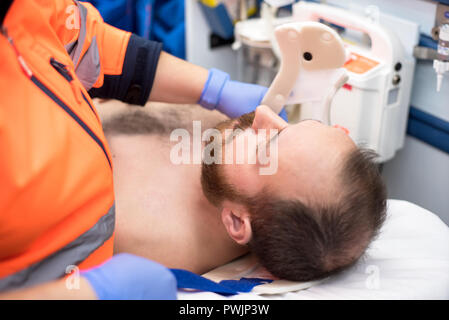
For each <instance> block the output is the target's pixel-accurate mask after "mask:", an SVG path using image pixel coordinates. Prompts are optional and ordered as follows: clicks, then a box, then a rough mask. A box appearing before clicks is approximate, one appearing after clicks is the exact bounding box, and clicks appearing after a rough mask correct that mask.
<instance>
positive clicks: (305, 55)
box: [262, 22, 348, 125]
mask: <svg viewBox="0 0 449 320" xmlns="http://www.w3.org/2000/svg"><path fill="white" fill-rule="evenodd" d="M274 34H275V38H276V44H274V50H275V51H279V52H280V56H281V65H280V68H279V72H278V74H277V75H276V77H275V79H274V80H273V83H272V84H271V86H270V88H269V89H268V92H267V93H266V95H265V97H264V98H263V100H262V104H264V105H267V106H269V107H270V108H272V109H273V110H274V111H275V112H276V113H279V112H280V111H281V110H282V107H283V106H284V105H286V104H298V103H308V104H310V105H311V111H312V114H311V115H310V118H312V119H316V120H320V121H322V122H323V123H325V124H328V125H329V124H330V119H329V115H330V107H331V102H332V98H333V97H334V95H335V93H336V92H337V90H338V89H339V88H340V87H341V86H342V85H343V84H344V83H345V82H346V81H347V80H348V76H347V72H346V69H344V68H343V64H344V63H345V61H346V52H345V48H344V46H343V42H342V41H341V39H340V36H339V35H338V34H337V33H336V32H335V31H334V30H332V29H331V28H329V27H328V26H326V25H324V24H322V23H318V22H291V23H286V24H283V25H281V26H279V27H277V28H276V30H275V32H274Z"/></svg>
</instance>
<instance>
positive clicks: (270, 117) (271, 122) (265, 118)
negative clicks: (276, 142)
mask: <svg viewBox="0 0 449 320" xmlns="http://www.w3.org/2000/svg"><path fill="white" fill-rule="evenodd" d="M287 125H288V123H287V122H286V121H285V120H284V119H282V118H281V117H280V116H278V115H277V114H276V113H275V112H274V111H273V110H271V109H270V108H269V107H268V106H265V105H261V106H258V107H257V109H256V114H255V116H254V121H253V124H252V126H251V127H252V129H253V130H254V131H256V132H257V130H259V129H278V130H282V129H283V128H284V127H286V126H287Z"/></svg>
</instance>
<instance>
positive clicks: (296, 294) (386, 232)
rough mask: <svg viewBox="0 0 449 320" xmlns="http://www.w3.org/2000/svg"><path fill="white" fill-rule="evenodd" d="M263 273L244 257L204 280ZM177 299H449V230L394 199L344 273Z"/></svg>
mask: <svg viewBox="0 0 449 320" xmlns="http://www.w3.org/2000/svg"><path fill="white" fill-rule="evenodd" d="M261 270H262V269H261V268H259V266H258V265H257V262H256V261H255V260H254V259H253V258H252V257H251V256H245V257H243V258H241V259H239V260H236V261H233V262H231V263H229V264H227V265H225V266H222V267H219V268H217V269H215V270H212V271H211V272H209V273H207V274H205V275H204V276H205V277H207V278H209V279H211V280H214V281H220V280H224V279H240V278H242V277H246V278H250V277H262V278H263V277H264V276H263V273H261V272H262V271H261ZM178 299H205V300H212V299H449V227H448V226H447V225H446V224H445V223H444V222H442V221H441V220H440V218H439V217H438V216H436V215H435V214H433V213H432V212H430V211H428V210H426V209H424V208H421V207H419V206H417V205H415V204H412V203H410V202H407V201H401V200H389V201H388V212H387V219H386V221H385V224H384V225H383V227H382V229H381V231H380V234H379V236H378V238H377V239H376V240H374V241H373V242H372V243H371V245H370V247H369V248H368V250H367V251H366V253H365V255H364V256H363V257H362V258H361V259H360V260H359V261H358V262H357V263H356V264H355V265H354V266H353V267H352V268H350V269H348V270H346V271H345V272H343V273H341V274H338V275H335V276H333V277H330V278H328V279H324V280H322V281H317V282H307V283H299V282H291V281H284V280H275V281H274V282H272V283H270V284H263V285H260V286H256V287H254V289H253V290H252V291H251V292H250V293H241V294H238V295H235V296H229V297H224V296H221V295H218V294H215V293H211V292H184V291H179V292H178Z"/></svg>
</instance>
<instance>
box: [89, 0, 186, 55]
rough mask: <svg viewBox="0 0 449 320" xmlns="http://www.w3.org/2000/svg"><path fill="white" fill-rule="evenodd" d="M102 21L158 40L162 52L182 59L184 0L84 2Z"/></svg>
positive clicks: (91, 0) (102, 0)
mask: <svg viewBox="0 0 449 320" xmlns="http://www.w3.org/2000/svg"><path fill="white" fill-rule="evenodd" d="M87 2H90V3H92V4H93V5H94V6H95V7H96V8H97V9H98V11H99V12H100V13H101V16H102V17H103V19H104V21H105V22H107V23H108V24H110V25H113V26H115V27H117V28H120V29H123V30H127V31H130V32H133V33H135V34H137V35H139V36H141V37H143V38H145V39H149V40H154V41H159V42H161V43H162V44H163V49H164V51H166V52H169V53H171V54H173V55H175V56H177V57H179V58H182V59H184V58H185V36H184V33H185V32H184V31H185V27H184V1H183V0H87Z"/></svg>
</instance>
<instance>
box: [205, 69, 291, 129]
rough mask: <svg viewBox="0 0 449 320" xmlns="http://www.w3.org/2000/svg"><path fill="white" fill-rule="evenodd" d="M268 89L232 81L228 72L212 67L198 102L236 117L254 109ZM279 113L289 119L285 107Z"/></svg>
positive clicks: (207, 107)
mask: <svg viewBox="0 0 449 320" xmlns="http://www.w3.org/2000/svg"><path fill="white" fill-rule="evenodd" d="M267 90H268V89H267V88H266V87H263V86H259V85H257V84H250V83H244V82H239V81H232V80H230V77H229V74H227V73H226V72H223V71H221V70H218V69H210V70H209V77H208V79H207V81H206V84H205V85H204V89H203V92H202V93H201V98H200V101H198V103H199V104H200V105H201V106H203V107H204V108H206V109H209V110H214V109H217V110H218V111H220V112H222V113H224V114H225V115H227V116H228V117H230V118H236V117H239V116H241V115H242V114H245V113H249V112H252V111H254V110H255V109H256V107H257V106H259V105H260V102H261V101H262V99H263V97H264V96H265V93H266V92H267ZM279 115H280V116H281V117H282V118H283V119H284V120H287V113H286V112H285V110H284V109H282V111H281V113H280V114H279Z"/></svg>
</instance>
